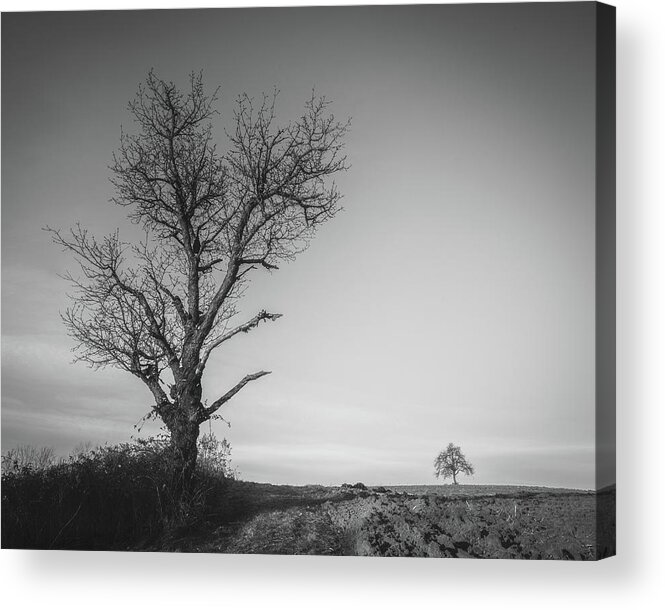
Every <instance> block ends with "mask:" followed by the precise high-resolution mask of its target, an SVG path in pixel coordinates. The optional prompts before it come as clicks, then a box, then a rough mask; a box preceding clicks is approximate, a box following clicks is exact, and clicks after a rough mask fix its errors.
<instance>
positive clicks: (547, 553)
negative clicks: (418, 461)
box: [151, 482, 615, 560]
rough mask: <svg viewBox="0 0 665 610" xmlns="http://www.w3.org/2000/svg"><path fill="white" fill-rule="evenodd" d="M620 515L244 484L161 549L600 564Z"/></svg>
mask: <svg viewBox="0 0 665 610" xmlns="http://www.w3.org/2000/svg"><path fill="white" fill-rule="evenodd" d="M614 506H615V493H614V489H611V490H609V491H607V490H606V491H605V492H604V493H602V494H601V493H598V494H596V493H595V492H587V491H577V490H565V489H550V488H530V487H503V486H466V485H439V486H422V487H404V486H403V487H391V488H365V487H364V486H358V485H354V486H350V485H346V486H343V487H320V486H306V487H291V486H275V485H264V484H257V483H244V482H235V483H234V484H233V486H232V489H231V492H230V493H229V494H228V497H227V498H226V499H225V504H224V505H223V506H221V507H220V512H219V513H218V514H216V515H211V516H210V519H209V520H208V522H207V523H206V525H205V527H203V528H201V530H200V531H198V532H197V533H196V534H195V535H192V532H191V531H190V532H188V533H187V534H186V535H183V536H181V537H178V536H175V537H172V538H171V540H169V541H168V542H166V541H162V542H161V543H160V548H159V550H173V551H184V552H210V553H213V552H216V553H260V554H298V555H360V556H379V557H456V558H472V557H475V558H506V559H569V560H593V559H598V558H601V557H605V556H609V555H613V554H614V527H615V526H614ZM601 512H602V514H600V513H601ZM597 514H598V516H599V518H597ZM151 550H157V549H155V548H153V549H151Z"/></svg>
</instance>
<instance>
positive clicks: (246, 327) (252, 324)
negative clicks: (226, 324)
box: [197, 309, 283, 375]
mask: <svg viewBox="0 0 665 610" xmlns="http://www.w3.org/2000/svg"><path fill="white" fill-rule="evenodd" d="M282 315H283V314H281V313H268V312H267V311H266V310H265V309H264V310H262V311H260V312H259V313H258V314H256V315H255V316H254V317H253V318H252V319H251V320H250V321H249V322H245V323H244V324H241V325H240V326H238V327H236V328H234V329H233V330H230V331H229V332H227V333H225V334H223V335H221V336H220V337H218V338H217V339H215V340H214V341H212V342H211V343H210V344H209V345H208V346H207V347H206V348H205V349H204V350H203V353H202V354H201V361H200V363H199V366H198V367H197V373H198V374H199V375H200V374H202V373H203V369H205V366H206V363H207V362H208V358H209V357H210V354H211V353H212V352H213V350H214V349H216V348H217V347H219V346H220V345H221V344H222V343H224V342H225V341H228V340H229V339H231V338H232V337H235V336H236V335H237V334H238V333H247V332H249V331H250V330H252V328H256V327H257V326H258V325H259V323H260V322H261V321H262V320H265V321H268V320H270V321H273V322H274V321H275V320H277V319H279V318H281V317H282Z"/></svg>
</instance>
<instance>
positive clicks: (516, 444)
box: [1, 2, 616, 561]
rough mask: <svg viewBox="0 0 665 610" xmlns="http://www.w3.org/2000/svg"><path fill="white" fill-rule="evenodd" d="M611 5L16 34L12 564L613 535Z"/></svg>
mask: <svg viewBox="0 0 665 610" xmlns="http://www.w3.org/2000/svg"><path fill="white" fill-rule="evenodd" d="M614 54H615V13H614V8H613V7H611V6H609V5H605V4H601V3H596V2H565V3H564V2H562V3H559V2H550V3H529V2H527V3H496V4H474V3H469V4H440V5H403V6H401V5H391V6H378V5H376V6H325V7H324V6H316V7H272V8H271V7H264V8H209V9H204V8H201V9H168V10H105V11H77V12H70V11H53V12H5V13H3V14H2V411H1V416H2V421H1V423H2V427H1V433H2V548H3V549H38V550H76V551H143V552H145V551H148V552H180V553H209V554H233V555H248V554H258V555H318V556H321V555H327V556H337V557H348V556H360V557H401V558H405V557H418V558H458V559H462V558H474V559H527V560H573V561H590V560H599V559H604V558H607V557H611V556H613V555H615V553H616V544H615V530H616V522H615V503H616V498H615V494H616V467H615V434H616V429H615V400H616V398H615V357H616V352H615V341H616V337H615V213H616V209H615V186H614V185H615V174H614V172H615V149H616V145H615V131H614V130H615V127H614V124H615V123H614V121H615V101H614V96H615V57H614Z"/></svg>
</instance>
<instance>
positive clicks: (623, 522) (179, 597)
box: [0, 0, 665, 610]
mask: <svg viewBox="0 0 665 610" xmlns="http://www.w3.org/2000/svg"><path fill="white" fill-rule="evenodd" d="M385 3H386V2H384V4H385ZM252 4H253V5H262V6H275V5H282V4H289V5H294V4H312V3H302V2H287V3H285V2H270V1H265V0H264V1H263V2H254V3H249V2H232V3H221V2H206V1H205V0H202V1H201V0H200V1H197V2H184V1H181V2H165V1H149V0H141V1H140V2H128V1H126V0H125V1H118V0H116V1H112V2H108V1H97V2H91V1H85V2H72V1H71V0H65V1H63V2H58V3H55V2H43V1H42V2H37V1H31V0H24V1H23V2H18V1H11V2H7V1H2V2H1V4H0V7H1V9H2V10H3V11H7V10H63V9H69V10H71V9H74V10H81V9H84V8H86V9H87V8H107V9H108V8H114V9H119V8H139V7H140V8H156V7H160V8H162V7H164V8H175V7H187V6H191V7H194V6H196V7H204V6H206V7H207V6H223V5H226V6H240V5H252ZM327 4H349V2H339V3H334V2H328V3H327ZM366 4H374V2H366ZM613 4H615V5H616V6H617V9H618V10H617V18H618V62H617V71H618V130H617V142H618V146H617V149H618V151H617V152H618V168H619V170H618V179H617V186H618V189H617V196H618V269H617V272H618V289H617V293H618V302H617V304H618V309H617V313H618V328H617V330H618V333H617V343H618V350H617V353H618V357H617V359H618V383H617V391H618V407H619V408H618V418H617V419H618V422H617V423H618V426H617V428H618V451H619V455H620V461H619V463H618V549H619V555H618V557H616V558H613V559H610V560H606V561H603V562H600V563H567V562H542V563H541V562H528V561H523V562H519V561H513V562H511V561H498V560H485V561H460V560H417V559H416V560H413V559H379V560H367V559H362V558H345V559H338V558H324V557H314V558H306V557H262V556H257V557H252V556H206V555H189V556H182V555H166V554H157V555H155V554H128V553H94V554H91V553H74V552H51V553H47V552H25V551H23V552H22V551H2V552H0V601H2V602H3V603H4V604H6V605H5V607H10V608H14V607H21V608H36V607H46V608H49V609H50V610H57V609H59V608H63V609H64V608H66V609H67V610H71V609H73V608H78V607H82V608H83V607H85V608H92V607H94V608H114V609H116V608H118V607H119V606H121V607H123V608H139V607H140V608H153V607H157V608H158V607H162V606H167V607H168V606H171V605H182V606H183V607H195V606H196V605H199V604H206V605H208V604H209V605H210V606H211V607H228V608H242V609H245V608H277V609H279V608H301V607H302V608H308V609H318V608H336V609H338V608H356V607H363V608H368V609H372V608H381V609H383V608H400V609H402V608H405V607H409V608H411V607H418V608H422V607H451V606H453V605H454V606H455V607H457V608H480V607H483V608H491V609H492V610H494V609H495V608H521V607H524V608H529V609H532V608H539V609H541V608H543V609H549V608H552V609H554V608H556V609H557V610H560V609H562V608H566V609H569V608H592V607H601V608H615V607H616V608H626V607H629V608H630V607H640V606H644V607H647V608H655V607H663V606H662V604H663V601H665V596H664V594H663V591H662V588H661V587H659V585H660V583H661V581H662V579H663V574H664V573H665V572H664V571H663V565H664V564H665V562H663V560H662V555H663V553H664V552H665V536H664V534H663V532H664V531H665V526H664V525H665V524H664V523H663V516H662V514H663V512H664V511H663V508H664V506H663V491H662V489H663V486H664V483H663V480H664V473H663V466H665V461H664V460H663V459H662V455H663V452H662V451H661V449H660V445H661V444H662V442H663V439H662V437H663V433H664V432H665V417H664V415H663V413H664V412H665V396H664V395H663V383H662V382H661V378H662V377H663V376H665V366H664V364H665V358H664V357H663V356H664V354H663V346H665V332H664V330H665V328H664V324H663V313H664V312H665V285H664V280H665V270H664V269H663V265H662V263H663V261H664V260H665V256H664V255H665V247H664V244H665V211H664V210H665V197H664V196H663V188H664V186H665V179H664V178H663V176H665V167H664V164H663V156H664V155H663V142H665V137H664V136H665V130H664V129H663V127H664V119H663V108H665V99H664V98H665V96H664V95H663V93H664V84H663V78H662V74H663V68H664V67H665V35H664V33H663V23H665V18H664V17H665V10H664V8H663V6H665V4H663V3H662V2H660V1H658V0H616V1H615V2H613Z"/></svg>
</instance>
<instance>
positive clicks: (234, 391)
mask: <svg viewBox="0 0 665 610" xmlns="http://www.w3.org/2000/svg"><path fill="white" fill-rule="evenodd" d="M271 372H272V371H259V372H258V373H251V374H250V375H245V377H243V378H242V380H241V381H240V382H238V383H237V384H236V385H235V386H233V387H232V388H231V389H230V390H229V391H228V392H227V393H226V394H224V396H222V397H221V398H218V399H217V400H216V401H215V402H213V403H212V404H211V405H210V406H209V407H208V408H206V409H203V419H202V420H201V422H200V423H202V422H204V421H207V420H208V419H210V417H211V416H212V415H213V414H214V413H215V411H217V410H218V409H219V408H220V407H221V406H222V405H223V404H224V403H226V402H228V401H229V400H231V398H233V397H234V396H235V395H236V394H237V393H238V392H240V390H242V389H243V388H244V387H245V386H246V385H247V384H248V383H249V382H250V381H255V380H256V379H260V378H261V377H264V376H265V375H270V373H271Z"/></svg>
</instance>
